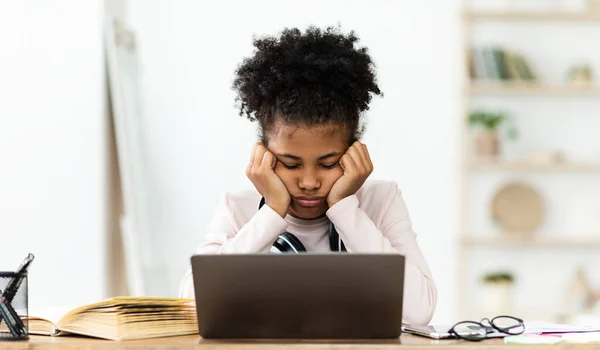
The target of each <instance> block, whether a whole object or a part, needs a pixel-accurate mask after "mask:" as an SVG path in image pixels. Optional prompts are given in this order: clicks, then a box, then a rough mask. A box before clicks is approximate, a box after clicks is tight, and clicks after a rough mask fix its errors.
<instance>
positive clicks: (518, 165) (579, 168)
mask: <svg viewBox="0 0 600 350" xmlns="http://www.w3.org/2000/svg"><path fill="white" fill-rule="evenodd" d="M465 168H466V169H467V170H469V171H471V172H484V171H508V172H545V173H598V175H599V176H600V162H599V163H595V164H594V163H565V164H545V163H539V164H534V163H530V162H519V161H513V162H511V161H488V162H485V161H474V162H469V163H467V164H466V166H465Z"/></svg>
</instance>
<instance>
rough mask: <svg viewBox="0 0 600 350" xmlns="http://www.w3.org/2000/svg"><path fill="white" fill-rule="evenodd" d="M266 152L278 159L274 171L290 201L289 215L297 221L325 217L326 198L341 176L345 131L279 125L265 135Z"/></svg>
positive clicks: (332, 128) (345, 146)
mask: <svg viewBox="0 0 600 350" xmlns="http://www.w3.org/2000/svg"><path fill="white" fill-rule="evenodd" d="M267 148H268V149H269V151H270V152H271V153H273V155H274V156H275V157H276V158H277V164H276V165H275V169H274V171H275V173H276V174H277V175H278V176H279V178H280V179H281V180H282V181H283V183H284V184H285V187H287V190H288V192H289V193H290V196H291V197H292V200H291V203H290V207H289V214H290V215H292V216H294V217H297V218H300V219H314V218H318V217H320V216H322V215H323V214H325V212H326V211H327V209H328V205H327V195H328V194H329V191H330V190H331V187H332V186H333V184H334V183H335V182H336V181H337V179H339V178H340V176H342V174H343V170H342V168H341V167H340V165H339V160H340V159H341V158H342V156H343V155H344V153H345V152H346V150H347V149H348V135H347V131H346V130H345V128H343V127H341V126H316V127H299V126H291V125H279V126H278V127H276V128H274V131H273V132H272V133H270V134H269V135H268V145H267Z"/></svg>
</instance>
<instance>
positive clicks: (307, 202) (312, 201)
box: [294, 197, 325, 208]
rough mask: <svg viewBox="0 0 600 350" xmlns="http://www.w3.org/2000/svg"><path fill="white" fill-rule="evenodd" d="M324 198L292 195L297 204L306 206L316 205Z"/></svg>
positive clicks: (312, 206)
mask: <svg viewBox="0 0 600 350" xmlns="http://www.w3.org/2000/svg"><path fill="white" fill-rule="evenodd" d="M324 200H325V198H323V197H294V202H296V203H298V205H299V206H301V207H306V208H314V207H318V206H319V205H321V204H322V203H323V201H324Z"/></svg>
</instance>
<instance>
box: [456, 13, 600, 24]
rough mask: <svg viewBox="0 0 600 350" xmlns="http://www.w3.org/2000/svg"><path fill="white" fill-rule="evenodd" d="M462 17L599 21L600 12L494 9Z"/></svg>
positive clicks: (487, 19) (479, 19)
mask: <svg viewBox="0 0 600 350" xmlns="http://www.w3.org/2000/svg"><path fill="white" fill-rule="evenodd" d="M464 19H465V20H467V21H552V22H556V21H568V22H590V21H592V22H593V21H600V13H596V12H557V11H544V12H541V11H540V12H534V11H527V12H513V11H506V12H496V11H479V12H471V11H466V12H465V14H464Z"/></svg>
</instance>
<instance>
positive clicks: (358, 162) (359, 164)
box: [347, 146, 367, 174]
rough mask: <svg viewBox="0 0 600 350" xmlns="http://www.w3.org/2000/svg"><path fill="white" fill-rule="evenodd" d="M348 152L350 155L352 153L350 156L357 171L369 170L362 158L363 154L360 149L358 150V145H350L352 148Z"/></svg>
mask: <svg viewBox="0 0 600 350" xmlns="http://www.w3.org/2000/svg"><path fill="white" fill-rule="evenodd" d="M347 153H348V155H350V157H351V158H352V160H353V161H354V165H355V167H356V170H357V172H358V173H361V174H363V173H365V172H366V171H367V169H366V167H365V164H364V162H363V160H362V156H361V154H360V151H359V150H358V147H356V146H352V147H350V149H349V150H348V152H347Z"/></svg>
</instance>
